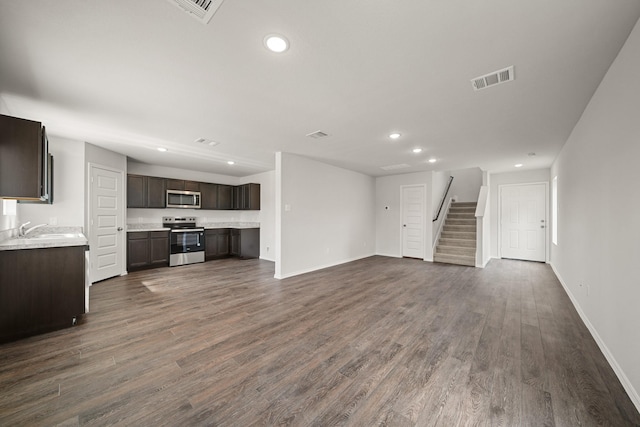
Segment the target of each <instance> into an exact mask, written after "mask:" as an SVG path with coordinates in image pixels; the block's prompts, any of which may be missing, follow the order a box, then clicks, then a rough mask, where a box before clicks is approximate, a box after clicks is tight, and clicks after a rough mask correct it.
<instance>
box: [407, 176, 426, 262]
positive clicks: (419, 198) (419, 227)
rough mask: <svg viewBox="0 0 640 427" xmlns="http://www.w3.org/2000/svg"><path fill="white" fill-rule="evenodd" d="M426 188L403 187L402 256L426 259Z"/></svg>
mask: <svg viewBox="0 0 640 427" xmlns="http://www.w3.org/2000/svg"><path fill="white" fill-rule="evenodd" d="M424 221H425V186H424V185H412V186H402V256H403V257H409V258H420V259H424V242H425V239H424V231H425V228H424V227H425V225H424Z"/></svg>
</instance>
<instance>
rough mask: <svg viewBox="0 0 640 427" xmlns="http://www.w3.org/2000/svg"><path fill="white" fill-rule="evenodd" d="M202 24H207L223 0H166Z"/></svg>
mask: <svg viewBox="0 0 640 427" xmlns="http://www.w3.org/2000/svg"><path fill="white" fill-rule="evenodd" d="M168 1H169V3H172V4H175V5H176V6H178V7H179V8H180V9H182V10H184V11H185V12H187V13H188V14H189V15H191V16H193V17H194V18H196V19H197V20H198V21H200V22H202V23H203V24H208V23H209V21H211V18H213V15H214V14H215V13H216V11H217V10H218V8H219V7H220V5H221V4H222V2H223V1H224V0H168Z"/></svg>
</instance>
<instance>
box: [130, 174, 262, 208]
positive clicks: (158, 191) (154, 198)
mask: <svg viewBox="0 0 640 427" xmlns="http://www.w3.org/2000/svg"><path fill="white" fill-rule="evenodd" d="M167 190H179V191H199V192H200V196H201V199H200V205H201V207H200V209H205V210H260V184H254V183H251V184H244V185H238V186H233V185H226V184H214V183H209V182H196V181H185V180H181V179H171V178H160V177H154V176H143V175H133V174H130V175H127V207H128V208H165V207H166V205H167V203H166V202H167V200H166V199H167V194H166V193H167Z"/></svg>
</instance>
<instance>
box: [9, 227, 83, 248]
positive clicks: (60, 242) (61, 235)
mask: <svg viewBox="0 0 640 427" xmlns="http://www.w3.org/2000/svg"><path fill="white" fill-rule="evenodd" d="M81 229H82V227H60V228H53V227H51V228H47V229H46V230H45V229H39V230H36V231H34V232H33V234H29V235H28V236H27V237H14V238H11V239H8V240H3V241H2V242H0V251H13V250H19V249H43V248H60V247H67V246H87V245H88V244H89V242H88V240H87V238H86V237H85V236H84V234H82V232H80V231H79V230H81Z"/></svg>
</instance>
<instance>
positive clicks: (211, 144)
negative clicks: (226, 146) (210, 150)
mask: <svg viewBox="0 0 640 427" xmlns="http://www.w3.org/2000/svg"><path fill="white" fill-rule="evenodd" d="M194 142H195V143H196V144H202V145H208V146H209V147H215V146H216V145H218V144H220V143H219V142H217V141H213V140H211V139H205V138H198V139H196V140H195V141H194Z"/></svg>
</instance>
